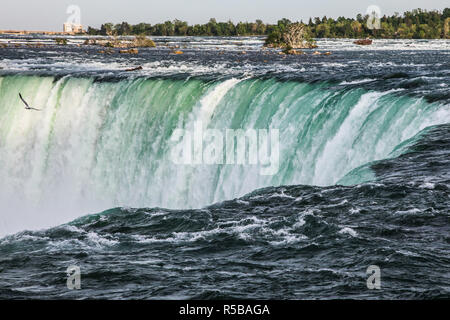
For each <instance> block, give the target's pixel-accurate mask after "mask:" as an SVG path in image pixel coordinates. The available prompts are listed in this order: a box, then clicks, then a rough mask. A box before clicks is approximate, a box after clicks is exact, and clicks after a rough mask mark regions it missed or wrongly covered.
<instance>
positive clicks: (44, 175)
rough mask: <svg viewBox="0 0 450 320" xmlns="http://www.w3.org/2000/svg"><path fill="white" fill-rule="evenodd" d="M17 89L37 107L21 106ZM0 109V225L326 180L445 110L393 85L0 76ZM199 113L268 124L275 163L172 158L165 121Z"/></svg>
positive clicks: (184, 121)
mask: <svg viewBox="0 0 450 320" xmlns="http://www.w3.org/2000/svg"><path fill="white" fill-rule="evenodd" d="M18 91H19V92H22V94H23V95H25V96H26V97H27V98H28V100H29V101H28V102H29V103H30V104H31V105H32V106H36V107H38V108H42V111H41V112H27V111H24V109H23V108H22V105H21V104H22V102H21V101H20V100H19V99H18V97H17V92H18ZM0 112H1V114H2V117H1V118H0V121H1V122H0V137H1V140H0V153H1V155H2V157H1V160H0V161H1V162H0V164H1V166H0V177H1V182H0V187H1V189H0V190H1V196H2V199H1V203H2V211H3V210H4V212H10V214H7V215H6V217H5V216H3V217H2V220H3V221H2V222H3V226H4V228H5V229H6V230H3V232H4V231H19V230H20V228H23V227H24V225H23V223H24V221H25V222H26V227H27V228H33V227H48V226H51V225H54V224H55V223H57V224H58V223H62V222H67V221H69V220H70V219H73V218H76V217H77V216H79V215H81V214H85V213H86V212H96V211H101V210H104V209H107V208H112V207H118V206H130V207H164V208H174V209H187V208H200V207H202V206H205V205H209V204H212V203H215V202H220V201H223V200H228V199H233V198H236V197H241V196H243V195H245V194H246V193H249V192H251V191H253V190H256V189H258V188H262V187H268V186H280V185H294V184H306V185H318V186H328V185H333V184H336V183H337V182H338V181H339V180H340V179H342V178H343V177H344V176H345V175H346V174H347V173H349V172H350V171H351V170H352V169H355V168H357V167H359V166H362V165H364V164H367V163H370V162H372V161H375V160H379V159H384V158H387V157H389V155H390V153H391V152H392V151H393V150H394V149H395V148H396V146H398V145H399V144H400V143H402V142H404V141H406V140H408V139H410V138H412V137H414V136H415V135H416V134H417V133H419V132H420V131H421V130H422V129H424V128H426V127H429V126H432V125H436V124H441V123H446V122H449V120H450V111H449V109H448V108H447V107H445V106H443V105H441V104H439V103H428V102H426V101H425V100H424V99H420V98H412V97H406V96H401V95H397V94H396V91H395V90H390V91H385V92H378V91H368V90H365V89H361V88H352V89H337V90H336V89H335V90H331V89H327V88H325V86H324V85H321V84H308V83H298V82H293V81H286V82H281V81H277V80H259V79H236V78H231V79H228V80H222V81H202V80H195V79H192V80H171V79H159V80H158V79H146V78H140V79H124V80H120V81H117V82H104V81H95V79H92V78H75V77H71V76H65V77H62V78H59V79H57V78H55V77H37V76H5V77H2V78H1V82H0ZM206 118H207V121H208V122H206V121H203V122H204V123H205V125H206V123H207V126H208V127H210V128H218V129H221V128H224V129H225V128H232V129H246V128H255V129H265V128H276V129H279V130H280V141H281V149H280V167H279V170H278V173H277V174H275V175H273V176H263V175H260V174H259V169H258V166H255V165H227V164H223V165H206V164H202V165H200V166H198V167H197V165H177V164H174V163H173V161H171V158H170V151H171V150H170V149H171V143H170V138H171V136H172V134H173V131H174V130H175V129H176V128H188V127H190V126H192V124H193V122H194V121H196V120H199V119H206ZM366 178H367V177H366ZM359 182H363V181H357V180H355V181H352V182H351V183H353V184H357V183H359ZM36 212H39V214H36Z"/></svg>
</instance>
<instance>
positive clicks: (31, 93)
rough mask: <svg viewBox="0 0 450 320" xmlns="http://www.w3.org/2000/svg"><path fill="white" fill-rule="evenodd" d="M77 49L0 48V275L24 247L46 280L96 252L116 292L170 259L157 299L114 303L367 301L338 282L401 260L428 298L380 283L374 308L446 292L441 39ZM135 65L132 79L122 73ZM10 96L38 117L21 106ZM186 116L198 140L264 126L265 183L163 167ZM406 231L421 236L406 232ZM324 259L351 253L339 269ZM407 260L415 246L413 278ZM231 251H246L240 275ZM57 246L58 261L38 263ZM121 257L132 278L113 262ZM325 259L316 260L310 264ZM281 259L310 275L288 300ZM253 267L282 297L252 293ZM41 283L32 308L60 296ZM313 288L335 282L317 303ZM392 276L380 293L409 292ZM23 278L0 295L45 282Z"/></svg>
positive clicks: (246, 173)
mask: <svg viewBox="0 0 450 320" xmlns="http://www.w3.org/2000/svg"><path fill="white" fill-rule="evenodd" d="M0 40H2V39H0ZM12 40H13V41H15V42H17V43H21V42H24V41H25V42H26V41H28V42H29V41H34V42H36V41H40V42H42V43H46V41H47V40H48V39H46V38H45V37H44V38H43V39H40V38H39V39H35V38H33V37H31V36H30V38H23V37H19V36H15V37H13V39H12ZM82 40H83V38H79V37H78V38H77V37H71V38H70V39H69V46H68V47H58V46H53V45H51V44H49V45H48V46H47V47H42V48H0V236H1V237H3V238H2V240H0V253H2V255H3V256H5V257H7V258H6V260H4V261H2V260H0V266H2V264H3V269H4V270H7V269H8V268H10V267H11V266H13V269H14V268H16V267H17V266H18V265H21V264H23V263H24V262H25V261H22V259H23V258H21V256H20V254H21V252H28V251H29V250H31V251H32V252H35V253H36V254H37V255H39V256H44V259H48V261H49V263H50V262H51V264H54V265H58V266H59V267H58V268H60V269H61V270H63V267H64V266H65V265H66V264H67V263H69V262H70V263H83V262H82V261H83V260H84V259H85V258H84V257H85V255H86V257H87V256H95V257H97V258H98V259H101V258H100V257H101V256H102V254H106V253H108V254H112V255H113V256H115V257H116V258H115V259H117V260H116V262H115V263H116V264H117V268H118V266H121V269H120V271H119V270H116V269H114V267H112V266H111V268H112V269H114V270H115V271H114V272H117V274H118V275H119V274H120V275H123V274H128V275H129V278H128V280H124V283H128V282H130V281H131V282H133V281H135V280H136V279H139V278H140V277H142V276H144V277H145V276H149V277H156V275H158V274H159V275H161V276H162V277H164V276H165V275H167V276H169V274H168V273H170V271H168V270H164V268H163V269H161V268H159V267H158V266H159V264H158V261H166V262H168V261H171V262H170V265H169V269H170V270H172V272H175V273H179V277H180V280H177V281H180V283H178V282H177V284H176V285H175V284H174V283H173V285H174V287H173V288H172V289H173V290H172V289H170V286H169V288H168V289H167V290H163V292H160V293H157V292H159V291H158V289H157V286H158V285H157V284H155V283H153V284H142V285H143V286H144V287H146V288H147V289H146V291H145V292H144V291H142V292H141V291H139V290H138V291H136V292H134V293H132V294H131V296H132V297H135V298H152V297H160V298H161V297H163V298H164V297H181V298H200V299H203V298H217V297H225V298H236V297H240V298H243V297H244V298H245V297H247V298H249V297H250V298H264V299H265V298H276V297H283V298H289V297H290V298H305V297H311V296H313V297H318V298H323V297H336V294H337V292H344V296H346V297H368V296H367V294H368V293H363V294H362V295H360V294H361V293H360V291H358V290H360V288H359V287H358V286H353V284H352V283H353V282H352V281H356V280H355V279H359V278H360V277H361V275H360V274H359V273H358V272H360V270H362V269H364V268H366V267H367V266H366V264H367V265H370V264H372V263H373V261H372V260H377V259H378V260H377V261H379V262H380V261H387V260H384V259H389V261H391V266H392V265H393V264H398V266H400V265H401V261H402V259H403V260H404V259H412V260H411V261H409V264H405V265H409V266H413V268H417V270H418V271H417V273H419V274H422V273H424V272H425V273H427V274H428V277H429V282H428V283H440V287H439V288H440V289H436V290H437V291H433V290H431V291H430V290H429V289H428V287H427V286H426V283H425V284H423V285H421V284H418V287H420V288H419V289H417V290H418V291H414V292H412V293H410V295H406V296H404V295H403V294H404V293H402V292H403V291H402V290H401V289H399V288H397V287H396V286H394V285H392V287H390V289H388V290H386V291H385V296H384V297H385V298H386V297H387V298H401V297H403V298H405V297H421V296H425V297H438V296H439V297H440V296H446V295H448V286H447V285H446V284H445V283H446V282H447V281H448V276H445V272H444V273H442V271H443V270H444V268H445V267H444V266H445V265H447V266H448V264H447V259H448V257H449V255H448V248H447V249H445V241H448V227H447V226H448V223H447V222H448V218H449V217H448V212H449V211H448V208H449V201H450V200H449V199H450V196H449V193H448V190H449V187H450V185H449V163H448V152H449V151H450V147H449V144H448V139H449V138H448V137H449V132H450V131H449V129H448V124H449V123H450V93H449V88H448V83H449V80H450V79H449V76H450V73H449V70H450V65H449V62H448V61H449V59H448V55H449V51H448V47H449V41H448V40H443V41H437V40H430V41H429V43H428V45H425V44H424V42H423V41H413V40H408V41H406V42H405V41H404V40H398V41H395V40H389V41H387V40H380V41H379V42H378V43H377V42H375V44H374V47H372V48H370V47H369V48H366V47H364V48H361V47H355V48H353V49H352V48H350V47H349V46H351V45H352V44H351V41H349V40H336V39H327V40H321V41H319V43H318V44H319V48H320V49H322V48H321V45H322V46H323V48H324V49H323V50H325V49H326V50H332V55H330V56H324V55H322V56H313V55H312V51H311V52H310V51H307V54H306V55H304V56H287V57H286V56H284V57H283V56H281V55H279V54H277V53H276V52H275V50H273V52H272V51H271V50H263V49H262V46H261V45H262V39H260V38H257V37H255V38H251V37H250V38H245V39H219V38H210V39H209V38H192V39H189V38H161V39H156V40H158V41H162V42H164V43H166V44H171V45H173V44H179V45H180V46H184V47H183V50H184V51H185V53H184V54H183V55H178V56H175V55H171V54H170V51H169V49H167V48H165V47H158V48H156V49H142V50H141V51H140V53H139V55H137V56H133V57H130V56H124V55H121V54H118V53H116V54H113V55H110V56H105V55H104V54H101V53H99V52H98V48H95V47H92V46H84V47H83V46H81V47H79V46H76V44H78V43H81V42H82ZM9 41H11V39H9ZM48 41H50V40H48ZM236 41H241V42H242V43H241V44H239V45H234V44H233V43H235V42H236ZM72 43H73V44H72ZM244 50H245V51H244ZM243 51H244V52H243ZM219 53H220V54H219ZM136 66H142V67H143V69H142V70H141V71H137V72H127V71H125V70H126V69H128V68H130V67H136ZM19 92H20V93H21V94H22V95H23V96H24V97H25V99H26V100H27V102H28V103H29V104H30V105H31V106H34V107H35V108H39V109H42V111H40V112H30V111H27V110H25V109H24V106H23V103H22V102H21V101H20V99H19V96H18V93H19ZM199 120H201V121H202V122H203V125H204V126H205V128H210V129H219V130H226V129H235V130H238V129H243V130H246V129H277V130H279V136H280V139H279V140H280V156H279V169H278V171H277V173H276V174H274V175H269V176H267V175H261V174H260V167H259V166H258V165H229V164H220V165H206V164H191V165H179V164H175V163H174V162H173V161H172V160H171V154H172V152H173V149H174V147H175V146H174V144H173V143H171V137H172V136H173V133H174V131H175V130H176V129H186V130H189V129H191V128H193V127H194V125H195V123H196V121H199ZM105 210H106V211H105ZM426 219H433V220H432V221H429V223H428V222H427V223H425V221H428V220H426ZM418 221H422V222H423V223H425V225H421V226H422V227H423V228H425V229H421V230H420V232H419V231H418V232H419V233H417V234H416V233H414V234H412V232H413V231H411V230H413V229H414V228H415V227H419V223H418ZM398 234H403V235H404V237H403V238H401V239H400V238H396V237H397V235H398ZM419 234H420V236H419ZM430 237H433V239H434V240H433V241H432V242H427V240H426V239H431V238H430ZM446 239H447V240H446ZM13 248H15V249H13ZM142 248H146V250H147V251H146V253H145V254H142V255H141V254H140V252H142V251H141V249H142ZM233 248H234V249H233ZM338 248H353V249H352V250H356V251H358V252H360V254H363V252H364V254H365V258H364V259H363V261H361V260H358V261H355V258H354V257H351V256H349V255H348V254H347V253H346V252H342V250H339V249H338ZM377 248H378V249H379V248H383V249H379V250H381V251H379V250H378V249H377ZM421 248H427V250H428V252H429V254H428V256H427V258H429V260H427V262H426V265H427V266H426V267H423V268H422V267H420V264H421V262H420V261H421V260H420V257H422V258H423V256H422V252H421V250H422V249H421ZM129 250H131V251H129ZM190 250H194V251H195V252H197V251H198V256H201V257H203V258H204V259H205V260H204V261H203V260H202V261H197V260H196V258H195V256H196V255H195V254H194V255H193V256H191V255H189V253H188V252H189V251H190ZM223 250H225V251H223ZM229 250H231V251H229ZM233 250H234V251H233ZM239 250H244V251H245V252H246V255H245V257H246V258H245V259H249V260H248V261H246V262H245V263H244V262H242V264H241V262H239V261H240V260H241V259H242V256H239V255H238V254H237V252H238V251H239ZM370 250H372V251H371V252H373V255H372V256H371V254H370V253H368V252H369V251H370ZM72 251H74V252H76V253H74V256H73V257H67V259H66V258H64V259H63V261H59V260H58V261H55V260H54V257H52V256H51V255H52V254H56V253H58V254H60V256H61V257H62V256H65V253H66V252H72ZM203 251H205V252H215V254H216V255H217V256H216V257H215V258H214V257H210V256H208V257H206V256H205V255H203V254H202V252H203ZM345 251H349V250H345ZM350 251H351V250H350ZM125 252H127V253H126V254H127V255H128V254H129V255H131V257H129V259H128V260H130V261H135V262H136V263H135V266H134V267H133V268H131V267H130V266H129V265H128V264H127V262H126V260H127V258H126V257H124V258H123V259H124V260H121V259H122V258H120V255H121V254H122V253H124V254H125ZM325 252H327V254H328V258H326V259H325V260H323V259H322V260H320V256H321V255H322V254H325ZM411 252H413V253H411ZM167 254H170V256H171V258H170V259H169V257H168V256H167ZM316 254H317V255H316ZM97 255H98V256H97ZM174 255H178V257H177V258H174ZM367 255H368V256H367ZM405 256H407V258H405ZM74 257H75V258H74ZM261 257H264V258H261ZM386 257H387V258H386ZM414 257H416V258H417V260H414V259H416V258H414ZM168 259H169V260H168ZM171 259H173V260H171ZM215 259H222V260H223V261H224V262H223V264H219V265H218V264H217V263H218V262H217V261H218V260H215ZM303 259H310V264H308V265H307V264H305V263H304V260H303ZM397 259H399V260H397ZM423 259H425V258H423ZM356 260H357V259H356ZM33 261H34V260H33V256H31V257H29V258H27V263H32V264H33V263H34V262H33ZM188 261H191V262H190V264H191V265H192V272H194V273H196V274H197V273H198V275H199V276H198V277H201V276H200V274H203V273H206V274H209V275H210V276H211V277H212V278H214V279H216V280H215V281H212V280H211V281H212V282H209V280H205V282H203V283H201V282H200V284H199V285H195V284H193V283H192V282H191V280H189V279H188V278H186V277H183V276H182V274H183V272H184V271H186V270H187V269H186V265H185V264H186V263H188ZM263 261H266V264H264V263H263ZM294 261H296V262H295V263H296V264H297V265H301V266H302V267H301V268H300V269H299V270H298V272H300V273H302V277H309V278H310V281H311V282H310V284H303V286H302V288H304V290H303V289H302V290H300V289H299V290H296V289H294V288H293V287H292V286H294V285H295V281H296V280H295V279H294V278H291V276H292V277H295V274H296V273H295V272H293V271H292V270H293V269H292V268H294V266H293V264H291V263H294ZM333 261H338V262H339V263H340V264H341V266H342V265H344V266H347V267H348V270H343V269H342V267H341V266H339V265H338V264H339V263H338V264H336V262H333ZM85 263H87V262H85ZM276 263H279V264H280V265H279V266H278V267H276V266H275V265H276ZM380 263H381V262H380ZM100 264H101V265H103V264H104V262H101V263H100ZM141 264H142V268H143V267H144V266H150V265H151V266H152V268H153V269H152V270H153V271H149V270H148V269H141V267H140V266H141ZM188 264H189V263H188ZM208 265H215V266H216V267H217V270H210V269H208ZM264 265H265V266H264ZM252 266H253V267H252ZM128 267H130V268H131V269H129V268H128ZM386 267H387V268H388V266H386ZM90 268H91V269H90ZM99 268H100V265H90V266H89V267H88V269H89V270H90V271H87V272H91V271H92V274H93V275H92V281H93V283H91V288H94V287H95V286H96V285H98V283H97V282H96V281H99V280H98V279H99V278H98V277H96V276H95V275H98V274H99V272H100V271H99ZM155 268H156V269H155ZM265 268H267V269H265ZM399 268H400V269H402V268H403V267H399ZM112 269H111V270H112ZM37 270H38V269H36V272H38V271H37ZM111 270H110V271H111ZM125 270H128V271H125ZM183 270H184V271H183ZM189 270H191V269H189ZM258 270H259V272H260V273H264V274H265V276H266V277H267V278H268V279H271V280H270V281H271V283H272V284H273V285H274V286H276V285H275V283H278V282H280V283H285V285H286V287H285V288H284V289H279V290H278V289H277V290H271V289H270V288H266V287H264V286H263V285H258V283H259V284H261V283H260V281H261V279H260V278H258ZM277 270H278V271H280V270H281V271H283V272H284V273H285V274H284V275H280V274H278V271H277ZM358 270H359V271H358ZM281 271H280V272H281ZM105 272H106V271H105ZM114 272H113V273H114ZM149 272H150V273H151V274H152V276H150V274H149ZM153 272H155V273H153ZM166 272H168V273H167V274H166ZM272 272H273V273H276V274H278V277H275V275H274V274H273V273H272ZM243 274H248V275H251V276H250V278H249V279H250V280H248V281H250V282H251V283H252V285H253V286H254V288H255V291H254V292H253V293H250V292H242V291H239V286H238V285H237V284H236V285H231V283H233V281H234V282H235V281H237V283H240V281H244V277H243V276H241V275H243ZM11 276H12V274H11ZM297 276H299V275H298V274H297ZM362 276H364V270H363V273H362ZM30 277H31V276H30ZM48 277H49V278H48V279H47V280H46V281H48V282H49V283H52V285H51V286H53V287H52V288H53V289H51V290H49V292H48V297H49V298H52V297H53V298H55V297H58V296H60V294H61V292H62V291H61V290H63V288H59V287H58V284H57V283H58V281H59V280H57V275H50V274H49V275H48ZM55 277H56V278H55ZM88 277H89V276H88ZM118 277H119V278H117V279H121V277H122V276H118ZM221 277H222V278H221ZM316 277H317V279H319V278H321V279H328V278H327V277H329V278H330V279H329V280H330V281H331V280H332V279H335V280H336V281H337V283H338V284H337V285H336V287H335V286H328V287H326V289H324V290H322V291H320V290H319V289H320V288H321V287H320V285H318V286H317V283H318V280H317V279H316ZM355 277H356V278H355ZM404 277H405V278H404V279H403V278H402V279H399V280H398V281H399V282H401V283H402V281H405V283H407V282H408V281H411V280H410V279H409V278H408V275H405V276H404ZM194 278H195V277H194ZM5 279H8V274H7V273H6V274H5ZM30 279H31V278H30ZM30 279H28V280H26V279H25V280H23V281H24V283H23V284H20V285H19V284H14V281H13V282H7V283H4V284H3V287H5V288H7V289H4V291H1V290H0V296H2V295H3V296H12V297H33V296H34V295H37V294H40V292H42V288H43V286H45V284H44V283H39V282H36V283H34V282H33V281H35V280H30ZM117 279H116V280H117ZM220 279H223V281H224V282H221V281H222V280H220ZM314 279H316V280H317V281H315V280H314ZM253 280H254V282H252V281H253ZM5 281H7V280H5ZM30 281H31V282H33V283H34V284H33V285H30V286H29V285H28V284H29V282H30ZM36 281H37V280H36ZM42 281H44V280H42ZM127 281H128V282H127ZM136 281H137V280H136ZM161 281H162V282H161V283H160V285H161V286H162V285H164V283H166V282H164V281H163V280H162V279H161ZM333 281H334V280H333ZM392 281H393V282H392V283H394V282H395V281H397V280H395V281H394V280H392ZM244 282H245V281H244ZM244 282H242V283H241V285H242V284H243V283H244ZM11 283H12V284H11ZM119 283H120V281H118V283H117V285H119ZM392 283H391V284H392ZM405 283H403V285H405ZM0 284H1V281H0ZM25 284H27V285H25ZM447 284H448V283H447ZM109 285H110V287H109V288H110V289H104V291H102V290H100V289H99V292H97V294H99V295H100V296H104V297H109V298H111V297H112V298H122V297H124V295H125V296H126V295H127V293H126V290H125V291H120V290H119V291H117V286H116V285H114V284H113V280H111V282H110V283H109ZM215 285H216V289H214V286H215ZM297 285H298V283H297ZM155 286H156V287H155ZM186 286H188V287H190V289H186V290H184V289H183V290H181V289H179V288H181V287H186ZM0 287H1V286H0ZM18 287H20V288H21V287H23V288H25V289H21V290H16V289H17V288H18ZM27 288H28V289H27ZM177 288H178V289H177ZM346 288H347V289H346ZM446 288H447V289H446ZM322 289H323V288H322ZM108 290H111V291H108ZM153 290H155V291H153ZM180 290H181V291H180ZM166 291H167V292H166ZM152 292H155V293H154V294H152ZM82 294H83V293H82ZM402 295H403V296H402ZM70 297H74V298H79V297H80V296H76V295H74V296H70ZM81 297H85V298H86V297H91V296H90V295H89V294H88V293H86V296H81ZM369 297H372V296H371V295H370V294H369Z"/></svg>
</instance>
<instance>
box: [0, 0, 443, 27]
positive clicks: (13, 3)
mask: <svg viewBox="0 0 450 320" xmlns="http://www.w3.org/2000/svg"><path fill="white" fill-rule="evenodd" d="M1 1H2V3H1V5H0V29H2V30H4V29H19V30H22V29H25V30H54V31H61V29H62V24H63V23H64V22H65V21H66V20H67V17H68V16H69V15H68V14H67V13H66V10H67V7H68V6H69V5H71V4H74V5H78V6H79V7H80V9H81V23H82V24H83V25H84V26H93V27H99V26H100V25H101V24H102V23H104V22H113V23H120V22H122V21H127V22H129V23H133V24H134V23H139V22H148V23H151V24H154V23H158V22H164V21H166V20H173V19H175V18H177V19H180V20H185V21H188V22H189V23H190V24H192V23H206V22H207V21H208V20H209V18H212V17H214V18H216V19H217V20H218V21H227V20H229V19H231V20H232V21H234V22H238V21H254V20H255V19H261V20H263V21H264V22H270V23H273V22H276V21H277V20H278V19H280V18H288V19H291V20H295V21H297V20H300V19H303V20H304V21H307V19H309V17H316V16H319V17H322V16H324V15H326V16H328V17H333V18H336V17H338V16H345V17H355V16H356V14H357V13H365V12H366V9H367V7H368V6H369V5H378V6H379V7H380V8H381V11H382V14H385V13H386V14H393V13H394V12H399V13H403V12H404V11H406V10H411V9H415V8H423V9H428V10H431V9H438V10H442V9H444V8H445V7H448V6H449V2H448V0H419V1H418V0H369V1H366V0H340V1H339V0H335V1H331V0H308V1H303V0H120V1H116V0H1Z"/></svg>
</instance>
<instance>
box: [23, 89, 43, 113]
mask: <svg viewBox="0 0 450 320" xmlns="http://www.w3.org/2000/svg"><path fill="white" fill-rule="evenodd" d="M19 97H20V100H22V102H23V103H24V104H25V109H26V110H35V111H41V109H36V108H32V107H30V106H29V105H28V103H27V102H26V101H25V99H24V98H23V97H22V95H21V94H20V92H19Z"/></svg>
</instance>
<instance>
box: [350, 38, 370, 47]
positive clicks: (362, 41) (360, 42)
mask: <svg viewBox="0 0 450 320" xmlns="http://www.w3.org/2000/svg"><path fill="white" fill-rule="evenodd" d="M353 43H354V44H358V45H360V46H368V45H371V44H372V39H359V40H355V41H353Z"/></svg>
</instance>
